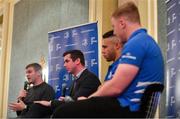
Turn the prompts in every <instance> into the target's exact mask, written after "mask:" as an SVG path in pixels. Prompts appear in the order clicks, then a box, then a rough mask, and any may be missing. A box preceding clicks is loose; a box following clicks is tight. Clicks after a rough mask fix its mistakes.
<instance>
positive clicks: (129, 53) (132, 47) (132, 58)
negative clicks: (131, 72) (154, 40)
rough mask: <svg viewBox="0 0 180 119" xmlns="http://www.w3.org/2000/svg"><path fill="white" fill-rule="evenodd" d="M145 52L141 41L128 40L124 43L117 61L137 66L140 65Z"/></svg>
mask: <svg viewBox="0 0 180 119" xmlns="http://www.w3.org/2000/svg"><path fill="white" fill-rule="evenodd" d="M145 52H146V46H145V43H141V41H138V40H135V41H133V42H130V43H128V44H127V45H125V47H124V49H123V51H122V55H121V59H120V62H119V63H120V64H132V65H135V66H137V67H140V66H141V64H142V61H143V59H144V57H145V54H146V53H145Z"/></svg>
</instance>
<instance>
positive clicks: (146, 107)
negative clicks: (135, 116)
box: [139, 84, 164, 118]
mask: <svg viewBox="0 0 180 119" xmlns="http://www.w3.org/2000/svg"><path fill="white" fill-rule="evenodd" d="M163 89H164V86H163V85H162V84H150V85H149V86H148V87H147V88H146V90H145V92H144V94H143V96H142V99H141V101H142V102H141V105H140V115H139V116H141V117H142V118H154V115H155V112H156V109H157V107H158V104H159V101H160V96H161V93H162V91H163Z"/></svg>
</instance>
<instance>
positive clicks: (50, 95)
mask: <svg viewBox="0 0 180 119" xmlns="http://www.w3.org/2000/svg"><path fill="white" fill-rule="evenodd" d="M54 98H55V91H54V89H53V88H52V87H51V86H50V85H48V84H47V85H46V87H45V90H44V92H43V93H42V97H41V100H47V101H50V100H53V99H54Z"/></svg>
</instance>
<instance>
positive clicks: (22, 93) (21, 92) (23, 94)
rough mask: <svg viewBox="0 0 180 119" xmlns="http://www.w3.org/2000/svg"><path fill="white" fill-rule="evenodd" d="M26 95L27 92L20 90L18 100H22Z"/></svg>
mask: <svg viewBox="0 0 180 119" xmlns="http://www.w3.org/2000/svg"><path fill="white" fill-rule="evenodd" d="M26 95H27V91H26V90H24V89H22V90H20V91H19V95H18V99H21V98H24V97H26Z"/></svg>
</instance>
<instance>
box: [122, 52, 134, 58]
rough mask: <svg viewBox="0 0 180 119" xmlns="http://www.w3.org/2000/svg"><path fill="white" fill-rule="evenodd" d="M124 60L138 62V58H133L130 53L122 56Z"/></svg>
mask: <svg viewBox="0 0 180 119" xmlns="http://www.w3.org/2000/svg"><path fill="white" fill-rule="evenodd" d="M122 58H127V59H132V60H136V57H135V56H132V55H131V53H130V52H127V53H126V54H125V55H123V56H122Z"/></svg>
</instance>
